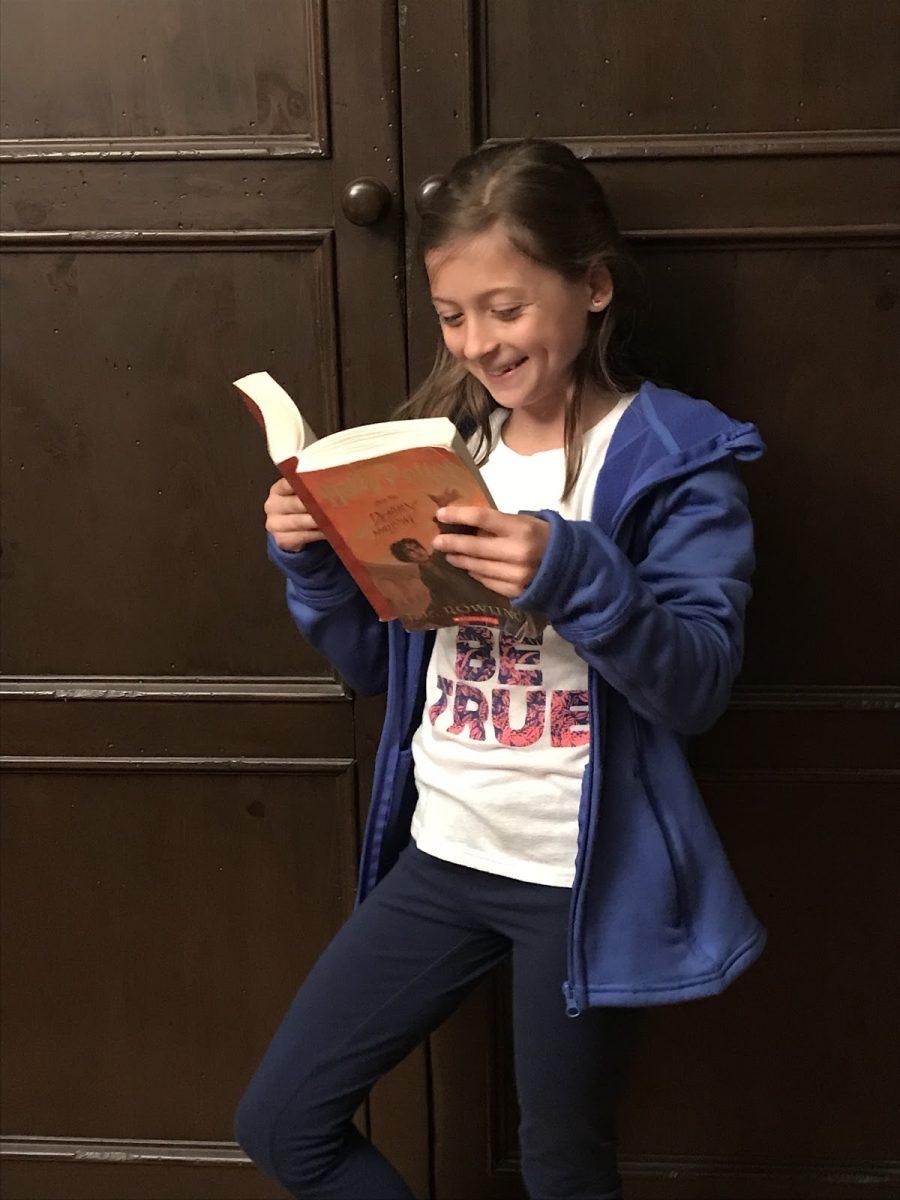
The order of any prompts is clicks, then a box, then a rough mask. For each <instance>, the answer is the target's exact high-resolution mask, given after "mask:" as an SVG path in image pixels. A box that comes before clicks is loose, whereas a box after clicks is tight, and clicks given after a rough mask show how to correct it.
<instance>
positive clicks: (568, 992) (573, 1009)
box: [563, 983, 581, 1017]
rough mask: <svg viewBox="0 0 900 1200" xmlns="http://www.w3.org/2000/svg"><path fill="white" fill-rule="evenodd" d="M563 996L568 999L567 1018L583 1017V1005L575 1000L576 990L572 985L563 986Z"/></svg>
mask: <svg viewBox="0 0 900 1200" xmlns="http://www.w3.org/2000/svg"><path fill="white" fill-rule="evenodd" d="M563 994H564V995H565V997H566V1016H567V1017H580V1016H581V1005H580V1004H579V1003H578V1001H577V1000H576V999H575V989H574V988H573V987H572V985H571V984H570V983H564V984H563Z"/></svg>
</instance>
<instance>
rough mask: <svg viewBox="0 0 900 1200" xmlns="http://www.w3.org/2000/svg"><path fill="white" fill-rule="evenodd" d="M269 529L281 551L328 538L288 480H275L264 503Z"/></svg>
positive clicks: (301, 547) (299, 547)
mask: <svg viewBox="0 0 900 1200" xmlns="http://www.w3.org/2000/svg"><path fill="white" fill-rule="evenodd" d="M263 507H264V509H265V514H266V531H267V532H268V533H270V534H271V535H272V537H273V538H274V539H275V544H276V545H277V546H278V547H279V548H280V549H281V550H293V551H296V550H302V549H303V548H304V546H308V545H310V544H311V543H312V542H322V541H325V534H324V533H323V532H322V531H321V529H319V527H318V525H317V524H316V520H315V517H313V516H312V514H311V513H309V512H307V510H306V506H305V505H304V503H303V501H302V500H300V498H299V497H298V496H297V495H296V494H295V493H294V490H293V488H292V487H291V485H290V484H289V483H288V481H287V480H286V479H283V478H279V479H276V480H275V482H274V483H273V484H272V486H271V488H270V489H269V495H268V497H267V498H266V502H265V504H264V506H263Z"/></svg>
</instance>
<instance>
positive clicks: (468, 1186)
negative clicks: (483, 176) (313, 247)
mask: <svg viewBox="0 0 900 1200" xmlns="http://www.w3.org/2000/svg"><path fill="white" fill-rule="evenodd" d="M563 16H564V19H562V18H563ZM898 27H900V8H898V6H897V4H896V3H893V2H890V3H888V2H885V3H872V4H866V5H862V6H858V5H854V4H850V3H849V2H848V3H839V4H837V5H832V6H830V8H829V10H828V14H827V16H824V15H823V10H822V8H821V6H820V5H817V4H810V3H806V2H803V0H794V2H792V3H782V4H779V5H777V6H772V5H758V4H753V3H746V4H731V5H722V4H718V3H713V2H711V0H710V2H709V3H704V2H698V3H692V4H689V5H677V6H676V5H660V4H643V3H639V4H635V3H631V2H629V3H624V2H623V3H616V2H609V3H603V4H598V3H577V2H573V3H571V4H567V5H566V6H565V12H564V14H563V10H562V8H561V6H558V5H547V4H543V3H540V2H539V0H535V2H534V3H531V2H530V0H515V2H514V0H487V2H486V3H483V4H478V5H475V4H468V3H465V2H464V0H459V2H458V3H456V4H448V5H443V6H441V9H440V12H439V13H438V12H436V11H432V10H431V9H429V11H428V13H427V14H426V13H425V12H424V11H423V9H422V8H421V7H416V6H412V5H411V6H409V12H408V16H407V22H406V24H405V26H404V28H403V31H402V32H403V36H402V39H401V55H402V63H403V71H404V80H405V85H404V92H403V137H404V174H405V180H406V190H407V194H408V195H410V196H412V195H414V194H415V192H416V189H417V188H418V187H419V186H420V185H421V183H422V182H423V181H424V180H425V179H426V178H428V177H430V176H433V175H440V174H441V172H442V171H444V170H446V168H447V166H448V165H449V164H450V163H451V162H452V161H453V159H454V158H455V157H457V156H458V155H461V154H464V153H467V152H468V151H469V150H470V149H473V148H475V147H476V146H478V145H480V144H483V143H485V142H496V141H502V140H504V139H506V138H512V137H520V136H522V135H526V134H532V135H538V136H549V137H554V138H557V139H559V140H561V141H564V142H565V143H566V144H567V145H569V146H570V147H571V148H572V150H573V151H574V152H575V153H576V154H577V155H579V157H581V158H582V159H583V160H584V161H585V162H586V163H587V164H588V165H589V167H590V169H591V170H592V171H593V172H594V173H595V174H596V176H597V178H598V179H600V181H601V182H602V183H603V184H604V187H605V189H606V191H607V194H608V197H609V199H610V202H611V205H612V208H613V211H614V212H615V214H616V215H617V218H618V220H619V223H620V225H621V227H622V228H623V231H624V232H625V234H626V237H627V239H628V241H629V243H630V245H631V247H632V249H633V251H634V253H635V255H636V256H637V258H638V260H639V262H640V264H641V266H642V268H643V271H644V273H645V276H646V279H647V287H648V293H649V296H650V309H649V312H648V314H647V315H646V318H645V320H644V323H643V325H642V327H641V329H640V330H639V333H638V336H637V337H636V339H635V346H634V350H635V359H636V364H637V366H638V367H639V369H641V370H642V371H643V372H644V373H645V374H648V375H649V376H650V377H651V378H654V379H655V380H657V381H658V382H661V383H667V384H669V385H671V386H675V387H678V388H681V389H683V390H685V391H688V392H690V393H692V394H694V395H699V396H703V397H706V398H708V399H710V400H712V401H713V402H714V403H717V404H719V405H720V406H721V407H722V408H724V409H725V411H727V412H729V413H730V414H731V415H733V416H735V417H737V418H739V419H743V420H752V421H755V422H757V423H758V424H759V426H760V429H761V431H762V434H763V437H764V439H765V440H766V442H767V443H768V445H769V452H768V454H767V456H766V457H765V458H764V459H763V460H762V461H761V462H760V463H759V464H754V465H753V466H752V467H751V468H749V469H748V471H747V472H746V479H747V482H748V485H749V487H750V490H751V503H752V506H753V510H754V514H755V519H756V525H757V543H758V557H759V570H758V574H757V577H756V580H755V597H754V600H753V603H752V605H751V609H750V621H749V626H748V642H747V654H746V661H745V666H744V671H743V674H742V677H741V681H740V684H739V686H738V688H737V689H736V691H735V696H734V699H733V702H732V705H731V707H730V709H729V712H728V713H727V715H726V716H725V717H724V718H723V719H722V721H721V722H720V723H719V725H718V726H717V728H716V729H715V730H714V731H712V732H711V733H710V734H708V735H707V736H706V737H705V738H703V739H700V741H699V742H698V743H697V744H696V745H695V747H694V749H693V755H694V759H695V762H696V765H697V771H698V777H699V779H700V782H701V786H702V789H703V791H704V794H705V796H706V798H707V801H708V804H709V807H710V810H711V812H712V815H713V817H714V820H715V821H716V824H717V826H718V828H719V831H720V834H721V836H722V839H723V842H724V843H725V846H726V850H727V852H728V854H729V856H730V858H731V859H732V860H733V862H734V865H735V867H736V869H737V871H738V875H739V878H740V879H741V880H742V882H743V884H744V886H745V890H746V892H747V894H748V898H749V899H750V901H751V903H752V905H753V906H754V908H755V909H756V911H757V912H758V913H759V915H760V917H761V918H762V920H763V921H764V923H765V924H766V925H767V927H768V929H769V936H770V943H769V946H768V948H767V950H766V951H765V953H764V955H763V957H762V959H761V960H760V963H759V964H758V965H756V966H754V967H753V968H752V969H751V971H750V972H749V973H748V975H747V976H746V978H744V979H742V980H741V981H739V982H738V983H737V984H735V985H734V987H733V988H731V989H730V990H729V991H728V992H727V993H726V994H725V995H724V996H722V997H719V998H716V999H714V1000H708V1001H704V1002H701V1003H694V1004H688V1005H684V1006H676V1007H670V1008H666V1009H661V1010H656V1011H651V1012H649V1013H647V1014H646V1016H645V1020H644V1033H643V1040H642V1042H641V1044H640V1048H639V1051H638V1056H637V1061H636V1064H635V1071H634V1077H633V1081H632V1084H631V1089H630V1092H629V1096H628V1098H627V1102H626V1104H625V1106H624V1110H623V1114H622V1121H621V1154H622V1158H623V1162H624V1174H625V1176H626V1186H627V1194H628V1195H629V1196H633V1197H634V1198H635V1200H640V1198H646V1200H650V1198H651V1197H673V1198H674V1197H685V1200H687V1198H690V1200H699V1198H700V1197H703V1198H707V1197H709V1198H716V1200H738V1198H739V1197H740V1198H745V1200H750V1198H751V1197H754V1198H755V1197H759V1198H763V1197H767V1198H770V1200H775V1198H778V1200H782V1198H783V1197H788V1196H790V1197H798V1198H800V1197H804V1198H808V1200H813V1198H816V1200H818V1198H819V1197H824V1196H832V1197H848V1198H849V1197H859V1196H863V1195H870V1194H879V1195H887V1194H891V1193H892V1189H894V1188H895V1183H896V1179H895V1166H896V1164H893V1163H892V1162H891V1159H892V1155H893V1142H892V1138H891V1131H890V1127H889V1123H888V1119H887V1117H886V1114H887V1113H888V1112H891V1111H894V1110H895V1108H896V1096H895V1094H894V1092H893V1089H892V1085H891V1082H890V1077H889V1075H888V1073H887V1072H886V1071H885V1070H884V1069H882V1068H880V1067H879V1066H878V1062H877V1061H876V1060H877V1052H875V1051H873V1046H877V1045H878V1042H879V1038H880V1036H881V1033H880V1032H879V1031H883V1030H884V1029H885V1027H886V1026H887V1024H888V1023H889V1022H890V1013H891V1011H892V1006H893V1005H895V1004H896V989H895V988H894V986H893V982H892V976H891V974H890V972H889V968H888V966H887V963H888V962H889V961H890V957H889V955H888V954H887V947H886V945H885V944H884V937H885V936H887V935H886V934H883V933H882V932H880V931H881V930H882V927H883V925H884V920H883V913H884V906H885V905H886V904H887V905H890V901H889V898H888V897H889V892H888V889H889V887H890V884H889V882H888V881H889V879H890V874H889V873H890V870H891V865H890V859H889V857H888V856H887V854H886V852H885V853H881V852H879V851H878V850H877V849H876V846H875V843H877V844H878V845H879V846H880V845H883V844H884V842H883V838H884V836H885V831H886V830H887V829H888V827H892V828H895V827H896V816H895V814H894V810H893V809H892V807H891V805H890V804H889V803H888V796H889V795H891V794H893V792H894V791H895V790H896V781H897V765H898V764H897V760H896V756H895V754H894V753H893V752H892V751H891V750H890V749H889V747H890V746H891V744H892V743H891V738H890V734H891V732H894V733H895V730H896V723H895V716H894V712H895V709H896V704H897V692H896V688H895V687H892V686H891V685H892V684H895V683H896V679H897V670H896V668H897V662H896V655H895V654H894V653H892V652H891V651H890V649H889V647H888V645H887V638H886V636H885V634H886V631H887V630H888V629H890V628H892V627H893V625H894V623H895V622H894V620H893V608H894V606H895V601H894V596H895V595H896V592H897V588H896V573H895V572H892V571H891V568H890V566H888V565H887V564H886V562H885V550H884V548H885V547H886V546H887V545H889V544H891V538H890V528H891V525H892V518H893V516H894V514H895V513H896V511H897V472H896V469H895V468H894V466H893V464H892V461H891V458H890V451H889V449H888V447H889V446H891V445H893V444H895V443H896V434H897V417H896V404H895V403H894V401H893V392H894V391H895V385H894V383H893V381H894V380H895V379H896V378H897V373H898V366H900V363H898V361H897V344H898V340H897V338H896V308H895V305H896V278H897V260H896V247H897V243H898V237H897V234H898V227H897V223H896V222H897V212H896V187H895V178H896V152H897V147H898V138H897V133H896V129H895V128H894V125H895V123H896V122H895V116H896V112H897V80H896V72H895V70H894V66H893V61H894V58H895V54H894V50H893V47H894V46H895V45H896V43H897V33H898ZM423 113H427V114H428V121H427V123H426V122H424V121H423V120H422V114H423ZM411 225H412V229H411V231H410V232H411V234H413V233H414V232H415V228H416V215H415V212H414V211H411ZM411 241H412V238H410V244H411ZM410 279H411V283H410V292H409V320H410V329H409V344H410V377H411V380H412V381H415V380H416V379H418V378H420V377H421V376H422V375H423V374H424V372H425V371H426V370H427V369H428V367H429V366H430V363H431V361H432V358H433V354H434V345H435V342H436V339H437V337H438V329H437V326H436V324H435V321H434V317H433V314H432V312H431V307H430V304H429V302H428V295H427V289H426V286H425V282H424V276H423V274H422V272H421V271H419V269H418V266H417V264H415V263H414V262H413V261H411V262H410ZM893 741H894V744H896V736H895V737H894V739H893ZM848 821H849V822H852V824H853V832H852V834H850V833H849V831H848ZM860 930H866V934H865V940H866V942H867V945H866V947H865V948H863V947H861V946H860V944H859V937H860ZM851 980H852V982H851ZM509 1003H510V999H509V973H508V970H507V969H505V968H504V969H498V970H497V971H496V972H495V973H494V975H493V977H492V978H491V979H490V980H488V981H486V982H485V983H484V984H483V985H482V986H481V987H480V988H479V989H478V990H477V991H476V993H474V994H473V995H472V996H471V997H469V999H468V1000H467V1001H466V1002H465V1004H464V1005H463V1007H462V1008H461V1010H460V1011H459V1012H458V1013H456V1014H454V1016H453V1017H452V1018H451V1019H450V1021H449V1022H447V1024H446V1025H445V1026H444V1027H443V1028H442V1029H441V1030H439V1031H438V1032H437V1033H436V1034H435V1035H434V1036H433V1037H432V1039H431V1059H432V1071H433V1077H434V1093H435V1125H436V1128H437V1129H438V1130H439V1131H440V1134H439V1136H438V1138H437V1140H436V1147H435V1180H436V1192H435V1194H436V1196H437V1197H438V1200H440V1198H441V1197H447V1198H448V1200H449V1198H451V1197H456V1196H462V1195H473V1196H474V1195H477V1196H484V1197H488V1196H496V1197H505V1196H521V1195H522V1194H523V1193H522V1188H521V1182H520V1180H519V1176H518V1150H517V1144H516V1129H517V1123H518V1109H517V1106H516V1101H515V1091H514V1085H513V1063H512V1047H511V1041H510V1033H509V1020H510V1016H509Z"/></svg>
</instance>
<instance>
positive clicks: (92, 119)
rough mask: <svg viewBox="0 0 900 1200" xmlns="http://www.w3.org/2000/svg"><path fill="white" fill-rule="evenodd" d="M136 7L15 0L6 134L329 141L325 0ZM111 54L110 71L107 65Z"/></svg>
mask: <svg viewBox="0 0 900 1200" xmlns="http://www.w3.org/2000/svg"><path fill="white" fill-rule="evenodd" d="M132 8H133V11H131V12H128V11H127V10H126V11H123V9H122V6H121V5H117V4H110V3H109V0H79V3H78V4H65V3H64V4H60V3H58V0H4V4H3V21H4V37H3V43H2V44H3V46H4V47H5V51H6V52H5V53H3V54H2V57H0V66H2V71H3V76H4V78H5V103H4V116H3V136H4V138H7V139H15V140H16V141H18V142H23V141H24V142H31V141H33V140H37V139H42V140H44V141H46V142H51V143H56V145H57V146H58V144H59V142H60V141H62V140H64V139H71V140H73V141H78V142H84V141H86V140H90V139H97V140H98V141H100V140H104V141H107V142H109V143H112V142H118V143H120V144H121V143H123V142H130V143H132V145H131V147H130V148H131V149H132V150H134V149H136V148H142V149H143V150H144V152H151V151H152V150H153V149H155V150H157V152H158V151H160V150H168V151H169V152H170V153H172V152H173V151H174V150H176V149H178V148H182V149H183V148H185V147H196V146H198V145H200V146H205V148H207V149H209V150H215V149H220V150H226V151H227V150H228V149H231V148H233V142H234V139H235V138H242V139H247V140H248V141H250V142H253V141H256V142H257V143H260V145H259V149H260V150H262V149H263V144H264V142H265V140H266V139H270V138H278V139H279V141H280V142H281V144H282V147H283V148H286V147H287V146H291V148H292V149H294V150H295V152H296V151H302V150H303V149H304V148H305V149H306V150H307V152H310V151H318V152H320V153H321V152H322V150H324V149H325V146H326V144H327V127H326V124H325V117H326V111H327V108H326V101H325V97H324V95H323V94H322V93H323V90H324V86H325V78H324V74H323V66H324V64H323V58H322V49H323V45H322V42H323V30H322V23H323V11H322V5H321V3H318V2H317V0H300V2H298V3H295V4H268V5H265V6H264V7H263V8H262V9H259V10H258V11H256V12H255V13H254V10H253V8H252V6H251V7H248V6H246V5H244V4H224V5H223V4H221V3H218V0H194V2H193V3H183V2H182V3H172V2H171V0H141V3H140V4H139V5H135V6H132ZM254 17H255V18H256V19H254ZM26 48H27V51H28V52H27V53H23V50H25V49H26ZM36 62H37V63H40V64H41V70H40V72H39V73H38V72H36V71H35V70H34V63H36ZM101 63H102V64H104V65H105V66H106V71H105V72H101V71H97V70H96V67H97V66H98V65H99V64H101ZM74 95H77V96H78V98H79V103H78V104H77V105H76V104H73V103H72V97H73V96H74ZM167 142H168V143H169V144H168V145H166V143H167ZM217 142H218V146H217V145H216V143H217ZM135 144H136V145H135ZM48 148H49V147H46V146H45V147H41V148H38V147H34V152H35V153H40V149H44V150H46V149H48Z"/></svg>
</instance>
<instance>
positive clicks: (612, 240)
mask: <svg viewBox="0 0 900 1200" xmlns="http://www.w3.org/2000/svg"><path fill="white" fill-rule="evenodd" d="M497 224H500V225H502V226H503V228H504V230H505V231H506V233H507V235H508V237H509V239H510V241H511V242H512V244H513V246H515V248H516V249H517V250H518V251H519V252H520V253H522V254H525V255H526V256H527V257H529V258H531V259H532V260H533V261H534V262H537V263H539V264H540V265H541V266H544V267H549V268H551V269H553V270H555V271H557V272H559V274H560V275H562V276H563V278H565V279H567V280H571V281H575V280H581V279H583V278H584V277H585V275H586V273H587V271H588V269H589V267H590V266H591V265H592V264H593V263H594V262H595V261H596V260H597V259H598V258H599V259H600V260H602V262H603V263H604V264H605V266H606V267H607V269H608V270H609V273H610V275H611V277H612V282H613V297H612V300H611V302H610V304H609V305H608V306H607V308H606V309H605V310H604V311H602V312H596V313H586V319H587V335H586V337H585V342H584V345H583V346H582V348H581V350H580V351H579V354H578V356H577V357H576V359H575V362H574V364H573V382H574V385H575V386H574V389H573V396H572V402H571V404H570V405H569V408H568V409H567V411H566V420H565V434H564V444H565V451H566V479H565V486H564V490H563V499H565V498H566V497H567V496H568V495H569V493H570V492H571V490H572V488H573V486H574V484H575V481H576V479H577V478H578V471H579V469H580V467H581V459H582V452H583V429H582V423H581V414H582V396H583V394H584V390H585V385H586V384H588V383H594V384H596V385H598V386H599V387H601V388H602V389H603V390H605V391H612V392H614V393H616V394H619V395H624V394H626V393H628V392H629V391H633V390H635V389H636V388H637V387H639V386H640V382H641V380H640V377H639V376H638V375H636V374H635V372H634V371H633V370H632V369H631V367H630V365H629V364H628V361H627V359H626V357H625V354H624V348H625V345H626V343H627V341H628V339H629V337H630V336H631V333H632V330H633V327H634V321H635V318H636V315H637V312H638V310H639V307H640V301H641V299H642V295H643V280H642V276H641V274H640V271H639V269H638V267H637V264H636V263H635V262H634V260H633V259H632V258H631V256H630V254H629V253H628V251H627V250H626V248H625V245H624V243H623V241H622V238H621V236H620V234H619V231H618V228H617V227H616V223H615V221H614V219H613V216H612V214H611V212H610V210H609V207H608V205H607V203H606V197H605V196H604V194H603V189H602V187H601V186H600V184H599V183H598V182H597V180H596V179H595V178H594V177H593V175H592V174H591V172H590V171H589V170H588V168H587V167H586V166H585V165H584V163H582V162H580V161H579V160H578V159H577V158H576V157H575V155H574V154H572V152H571V151H570V150H568V149H567V148H566V147H565V146H562V145H560V144H559V143H558V142H551V141H544V140H541V139H534V138H528V139H524V140H522V141H516V142H506V143H502V144H500V145H492V146H486V147H483V148H482V149H480V150H477V151H475V153H474V154H470V155H468V156H467V157H465V158H462V159H460V160H459V162H457V163H456V165H455V166H454V167H453V169H452V170H451V171H450V174H449V175H448V176H447V177H446V179H445V180H444V181H443V182H442V184H441V186H440V187H439V188H438V189H437V191H436V192H435V193H434V195H433V196H432V198H431V200H430V201H429V202H428V205H427V207H426V210H425V212H424V213H423V215H422V225H421V230H420V233H419V237H418V243H417V249H418V252H419V260H420V262H424V258H425V255H426V254H428V253H429V252H430V251H432V250H436V249H439V248H441V247H444V246H446V245H448V244H449V243H450V242H453V241H455V240H456V239H458V238H466V237H473V236H475V235H477V234H480V233H484V232H486V231H487V230H489V229H491V228H492V227H493V226H494V225H497ZM497 407H498V405H497V404H496V402H495V401H494V399H493V397H492V396H491V394H490V392H489V391H488V390H487V388H485V387H484V385H483V384H482V383H480V382H479V380H477V379H476V378H475V377H474V376H473V375H472V374H470V372H469V371H468V370H467V369H466V367H465V365H464V364H463V363H460V362H459V361H457V360H456V359H455V358H454V357H453V355H452V354H451V353H450V352H449V350H447V348H446V346H445V345H444V343H443V340H442V341H441V342H440V343H439V345H438V350H437V355H436V357H435V361H434V366H433V367H432V369H431V372H430V374H429V375H428V378H427V379H425V381H424V382H423V383H422V384H421V385H420V386H419V387H418V388H417V389H416V391H415V392H414V393H413V394H412V396H410V398H409V399H408V400H407V401H406V403H405V404H403V405H402V406H401V407H400V409H399V410H398V414H397V415H398V416H405V417H424V416H428V417H436V416H446V417H449V418H450V419H451V420H452V421H454V422H455V423H456V424H457V425H458V426H459V427H460V428H461V429H462V431H463V432H464V433H465V434H466V435H467V436H468V435H470V434H472V433H474V432H476V431H477V432H478V434H479V439H478V442H477V445H476V448H475V454H476V460H477V461H484V457H486V455H487V451H488V449H489V447H490V443H491V435H490V424H489V418H490V414H491V412H492V411H493V410H494V409H495V408H497Z"/></svg>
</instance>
